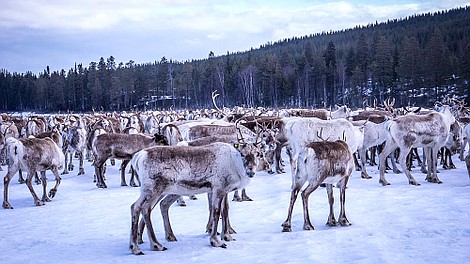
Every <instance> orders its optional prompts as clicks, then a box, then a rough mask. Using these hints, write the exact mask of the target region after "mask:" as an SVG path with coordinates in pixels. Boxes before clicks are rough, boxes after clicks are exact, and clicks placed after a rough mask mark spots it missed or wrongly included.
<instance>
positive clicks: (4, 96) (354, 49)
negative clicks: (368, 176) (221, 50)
mask: <svg viewBox="0 0 470 264" xmlns="http://www.w3.org/2000/svg"><path fill="white" fill-rule="evenodd" d="M469 81H470V10H469V8H468V7H464V8H457V9H452V10H448V11H440V12H435V13H426V14H420V15H414V16H411V17H407V18H404V19H395V20H389V21H386V22H382V23H377V22H376V23H372V24H369V25H367V26H357V27H355V28H351V29H346V30H340V31H334V32H321V33H317V34H312V35H308V36H302V37H293V38H289V39H283V40H279V41H277V42H268V43H266V44H263V45H261V46H260V47H259V48H257V49H254V48H252V49H250V50H248V51H243V52H234V53H230V52H227V54H225V55H222V56H215V55H214V53H213V52H209V55H208V58H207V59H201V60H188V61H184V62H179V61H174V60H171V59H170V60H168V59H167V58H166V57H162V58H161V59H159V60H156V61H154V62H150V63H143V64H136V63H135V62H134V61H132V60H130V61H129V62H126V63H123V62H119V63H117V62H116V59H115V58H114V57H113V56H109V57H108V58H106V59H105V58H104V57H101V58H100V59H99V61H98V62H90V63H89V65H82V64H76V65H74V66H73V67H72V68H70V69H69V70H64V69H62V70H60V71H52V72H51V71H50V69H49V67H46V69H44V71H43V72H41V73H39V74H35V73H32V72H26V73H16V72H14V73H10V72H9V71H8V70H7V69H2V70H1V71H0V109H1V110H3V111H67V110H68V111H91V110H103V111H114V110H116V111H122V110H130V109H140V110H150V109H178V108H180V109H181V108H186V109H194V108H210V107H213V106H212V98H211V94H212V92H213V91H215V90H217V92H218V93H219V94H220V96H219V97H218V98H217V103H218V105H219V106H225V107H233V106H237V105H238V106H245V107H259V106H260V107H272V108H279V107H302V108H319V107H331V106H334V105H336V104H340V105H344V104H347V105H349V106H350V107H352V108H356V107H362V106H363V104H364V103H365V102H366V103H368V104H369V105H371V104H373V102H374V101H378V102H382V101H384V100H385V99H386V98H395V99H396V105H399V106H404V105H416V106H429V105H432V104H433V103H434V102H435V101H436V100H439V99H440V98H442V97H443V96H445V95H448V94H450V95H455V96H457V97H458V98H465V99H466V100H467V103H468V102H469V100H470V87H469V86H470V84H469Z"/></svg>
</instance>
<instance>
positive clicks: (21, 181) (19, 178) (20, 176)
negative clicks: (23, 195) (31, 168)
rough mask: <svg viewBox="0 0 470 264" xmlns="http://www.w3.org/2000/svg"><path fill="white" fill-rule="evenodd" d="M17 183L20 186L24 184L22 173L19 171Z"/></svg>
mask: <svg viewBox="0 0 470 264" xmlns="http://www.w3.org/2000/svg"><path fill="white" fill-rule="evenodd" d="M18 182H19V183H21V184H23V183H25V182H26V181H25V179H24V178H23V171H22V170H21V169H20V170H18Z"/></svg>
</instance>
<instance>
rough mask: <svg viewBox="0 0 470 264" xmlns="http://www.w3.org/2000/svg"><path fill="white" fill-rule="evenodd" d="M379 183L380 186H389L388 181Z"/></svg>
mask: <svg viewBox="0 0 470 264" xmlns="http://www.w3.org/2000/svg"><path fill="white" fill-rule="evenodd" d="M379 183H380V184H382V186H387V185H390V183H389V182H388V181H385V180H384V181H382V180H380V181H379Z"/></svg>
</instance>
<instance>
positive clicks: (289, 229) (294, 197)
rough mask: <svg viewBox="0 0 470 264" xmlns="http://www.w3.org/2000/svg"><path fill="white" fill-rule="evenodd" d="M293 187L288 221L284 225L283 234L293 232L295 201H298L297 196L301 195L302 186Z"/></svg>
mask: <svg viewBox="0 0 470 264" xmlns="http://www.w3.org/2000/svg"><path fill="white" fill-rule="evenodd" d="M298 185H299V184H296V185H295V186H292V192H291V195H290V203H289V209H288V211H287V219H286V221H284V223H282V232H292V227H291V221H292V210H293V209H294V204H295V200H297V195H298V194H299V191H300V188H301V187H302V186H300V187H299V186H298Z"/></svg>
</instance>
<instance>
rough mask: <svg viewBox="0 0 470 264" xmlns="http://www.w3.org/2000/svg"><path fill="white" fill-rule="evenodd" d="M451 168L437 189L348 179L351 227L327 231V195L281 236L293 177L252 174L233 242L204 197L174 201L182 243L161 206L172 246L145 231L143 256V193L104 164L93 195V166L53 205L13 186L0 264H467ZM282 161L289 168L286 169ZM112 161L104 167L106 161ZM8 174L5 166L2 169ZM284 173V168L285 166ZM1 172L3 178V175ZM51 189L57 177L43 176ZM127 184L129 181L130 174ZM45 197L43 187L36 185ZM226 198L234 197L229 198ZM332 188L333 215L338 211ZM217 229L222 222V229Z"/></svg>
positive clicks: (465, 200)
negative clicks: (222, 234)
mask: <svg viewBox="0 0 470 264" xmlns="http://www.w3.org/2000/svg"><path fill="white" fill-rule="evenodd" d="M454 162H455V163H456V166H457V169H455V170H443V169H442V168H440V174H439V177H440V179H441V180H442V181H443V184H435V183H428V182H425V181H424V178H425V175H424V174H422V173H420V172H419V170H418V169H413V171H412V173H413V174H414V176H415V178H416V179H417V180H418V181H419V182H420V183H421V186H412V185H408V180H407V179H406V176H405V175H404V174H393V173H391V172H390V173H388V174H387V175H386V177H387V180H388V181H389V182H390V183H391V185H390V186H385V187H383V186H381V185H380V184H379V183H378V171H377V168H376V167H370V166H368V171H369V172H371V173H370V174H371V176H372V177H373V179H371V180H365V179H362V178H361V177H360V172H356V171H355V172H354V173H353V175H352V177H351V179H350V181H349V184H348V189H347V190H346V214H347V216H348V219H349V220H350V222H351V223H352V225H351V226H348V227H341V226H338V227H328V226H326V225H325V223H326V220H327V217H328V200H327V195H326V191H325V190H324V189H323V188H320V189H318V190H317V191H315V192H314V193H313V194H312V195H311V196H310V217H311V221H312V224H313V225H314V227H315V230H313V231H305V230H303V215H302V205H301V199H300V198H299V199H297V203H296V206H295V208H294V213H293V218H292V229H293V231H292V232H290V233H283V232H281V230H282V227H281V224H282V223H283V222H284V220H285V218H286V215H287V208H288V205H289V199H290V184H291V179H290V177H291V176H290V173H289V172H288V173H284V174H275V175H269V174H267V173H266V172H258V173H257V174H256V175H255V177H254V178H253V179H252V180H251V183H250V184H249V186H248V188H247V192H248V195H249V196H250V197H251V198H253V199H254V201H252V202H242V203H238V202H230V206H231V207H230V220H231V223H232V226H233V227H234V229H235V230H236V231H237V234H234V235H233V237H234V238H235V239H236V241H233V242H226V243H227V248H226V249H223V248H214V247H211V246H210V244H209V237H208V235H207V234H206V233H205V226H206V221H207V217H208V209H207V198H206V196H205V195H199V196H198V198H199V199H198V200H194V201H193V200H189V199H186V203H187V206H186V207H179V206H177V205H176V204H175V205H173V206H172V207H171V209H170V219H171V223H172V227H173V230H174V232H175V235H176V237H177V239H178V241H176V242H167V241H166V240H165V238H164V233H163V225H162V221H161V216H160V212H159V208H158V207H156V209H155V211H154V213H153V214H152V217H153V224H154V226H155V232H156V235H157V239H158V240H159V241H160V243H162V244H163V245H164V246H165V247H167V248H168V249H167V250H166V251H163V252H160V251H150V250H149V243H148V237H147V234H146V233H145V234H144V241H145V243H144V244H143V245H141V248H142V250H143V251H144V253H145V255H143V256H135V255H132V254H131V252H130V250H129V248H128V247H129V234H130V205H131V204H132V203H133V202H134V201H135V200H136V199H137V197H138V196H139V188H133V187H121V186H120V179H119V166H118V165H119V164H120V163H119V162H117V164H118V165H115V166H108V169H107V185H108V188H107V189H98V188H96V186H95V184H94V183H93V182H92V180H93V172H94V170H93V167H92V166H91V164H90V163H86V167H85V171H86V174H85V175H80V176H77V173H78V170H77V166H78V161H77V160H74V164H75V166H76V168H75V170H74V171H72V172H70V174H68V175H62V183H61V185H60V187H59V191H58V193H57V195H56V197H55V198H54V199H52V202H50V203H47V204H46V205H45V206H42V207H37V206H34V205H33V199H32V197H31V194H30V192H29V190H28V189H27V187H26V186H25V185H22V184H19V183H18V182H17V176H15V177H14V178H13V180H12V182H11V183H10V195H9V201H10V203H11V205H12V206H13V207H14V209H13V210H4V209H0V226H1V228H0V251H1V252H2V254H1V259H0V262H1V263H92V262H93V263H136V262H137V261H139V262H140V261H144V262H149V263H152V262H155V263H157V262H158V263H170V262H171V263H307V262H312V263H333V262H336V263H345V262H347V263H467V262H468V261H469V260H470V250H469V246H470V221H469V220H470V180H469V176H468V175H467V171H466V168H465V164H464V163H463V162H461V161H459V160H458V159H457V156H456V155H455V156H454ZM286 163H287V162H286ZM108 164H109V163H108ZM3 169H4V170H6V167H4V168H3ZM286 169H287V171H289V169H290V168H289V167H287V168H286ZM3 173H5V174H6V172H5V171H3ZM47 175H48V178H49V182H48V189H50V188H51V187H52V186H53V183H54V181H53V176H52V174H51V173H50V172H48V174H47ZM128 178H129V176H128ZM35 189H36V192H37V193H38V194H39V195H41V194H42V190H41V188H40V186H35ZM231 195H232V194H230V196H231ZM338 203H339V196H338V190H337V189H335V210H336V216H337V215H338V210H339V205H338ZM219 228H220V224H219Z"/></svg>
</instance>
